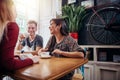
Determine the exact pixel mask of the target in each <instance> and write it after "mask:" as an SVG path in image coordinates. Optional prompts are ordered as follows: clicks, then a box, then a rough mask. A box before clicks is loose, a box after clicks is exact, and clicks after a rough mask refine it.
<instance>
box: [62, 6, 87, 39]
mask: <svg viewBox="0 0 120 80" xmlns="http://www.w3.org/2000/svg"><path fill="white" fill-rule="evenodd" d="M84 15H85V7H84V6H80V5H79V6H75V5H74V4H72V5H65V6H63V7H62V17H63V18H64V19H65V21H66V24H67V26H68V27H69V32H70V35H71V36H72V37H73V38H75V39H76V38H78V34H77V32H78V31H79V30H80V28H81V27H82V20H83V18H84Z"/></svg>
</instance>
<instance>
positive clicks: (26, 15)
mask: <svg viewBox="0 0 120 80" xmlns="http://www.w3.org/2000/svg"><path fill="white" fill-rule="evenodd" d="M13 1H14V3H15V6H16V10H17V19H16V22H17V23H18V25H19V27H20V33H26V32H27V31H26V24H27V21H28V20H35V21H38V20H39V0H13Z"/></svg>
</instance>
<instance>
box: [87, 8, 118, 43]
mask: <svg viewBox="0 0 120 80" xmlns="http://www.w3.org/2000/svg"><path fill="white" fill-rule="evenodd" d="M96 13H97V14H96ZM96 13H94V14H93V15H92V16H91V18H90V20H89V22H88V25H87V27H88V30H89V32H90V34H91V36H92V37H93V38H94V39H95V40H96V41H98V42H99V43H102V44H119V43H120V8H118V7H106V8H102V9H100V10H97V11H96Z"/></svg>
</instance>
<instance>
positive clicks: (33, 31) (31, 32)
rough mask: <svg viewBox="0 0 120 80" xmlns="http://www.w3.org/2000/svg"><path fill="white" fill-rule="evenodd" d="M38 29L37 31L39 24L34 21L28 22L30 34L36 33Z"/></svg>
mask: <svg viewBox="0 0 120 80" xmlns="http://www.w3.org/2000/svg"><path fill="white" fill-rule="evenodd" d="M36 31H37V26H36V25H35V24H34V23H31V24H28V33H29V34H30V35H35V32H36Z"/></svg>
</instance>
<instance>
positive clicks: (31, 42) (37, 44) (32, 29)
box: [17, 20, 43, 54]
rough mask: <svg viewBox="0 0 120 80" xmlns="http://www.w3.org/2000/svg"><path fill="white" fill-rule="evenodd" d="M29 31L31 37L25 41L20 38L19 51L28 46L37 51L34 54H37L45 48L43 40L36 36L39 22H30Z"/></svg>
mask: <svg viewBox="0 0 120 80" xmlns="http://www.w3.org/2000/svg"><path fill="white" fill-rule="evenodd" d="M27 31H28V33H29V35H28V36H27V37H25V39H23V38H21V37H19V43H18V46H17V49H18V50H21V49H22V48H23V47H24V46H27V47H29V48H31V49H32V51H35V52H34V53H33V54H37V52H38V50H39V49H41V48H42V47H43V38H42V37H41V36H40V35H38V34H36V31H37V22H35V21H33V20H30V21H29V22H28V24H27Z"/></svg>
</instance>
